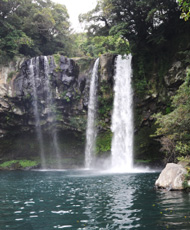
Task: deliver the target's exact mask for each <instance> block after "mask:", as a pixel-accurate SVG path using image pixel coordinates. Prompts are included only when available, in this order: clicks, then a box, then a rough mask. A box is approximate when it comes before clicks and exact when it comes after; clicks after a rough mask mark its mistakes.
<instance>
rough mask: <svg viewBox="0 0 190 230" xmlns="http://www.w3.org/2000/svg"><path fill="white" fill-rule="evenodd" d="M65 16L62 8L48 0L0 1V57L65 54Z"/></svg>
mask: <svg viewBox="0 0 190 230" xmlns="http://www.w3.org/2000/svg"><path fill="white" fill-rule="evenodd" d="M68 19H69V15H68V13H67V9H66V7H65V6H64V5H60V4H55V3H53V2H52V1H50V0H35V1H33V0H19V1H18V0H15V1H12V0H0V50H1V53H0V58H1V57H2V60H3V59H4V57H7V58H11V59H12V58H13V57H14V56H15V55H18V54H23V55H28V56H35V55H41V54H44V55H49V54H53V53H56V52H62V53H64V54H65V55H68V52H69V50H68V49H67V43H68V41H69V36H70V30H69V26H70V23H69V21H68Z"/></svg>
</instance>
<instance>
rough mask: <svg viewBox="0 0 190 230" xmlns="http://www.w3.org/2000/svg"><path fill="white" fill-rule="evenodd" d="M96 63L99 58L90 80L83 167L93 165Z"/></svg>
mask: <svg viewBox="0 0 190 230" xmlns="http://www.w3.org/2000/svg"><path fill="white" fill-rule="evenodd" d="M98 65H99V58H98V59H97V60H96V62H95V64H94V67H93V71H92V78H91V82H90V92H89V94H90V95H89V102H88V121H87V129H86V147H85V167H86V168H91V167H92V166H93V160H94V153H95V141H96V135H97V130H96V127H95V122H96V112H97V87H98Z"/></svg>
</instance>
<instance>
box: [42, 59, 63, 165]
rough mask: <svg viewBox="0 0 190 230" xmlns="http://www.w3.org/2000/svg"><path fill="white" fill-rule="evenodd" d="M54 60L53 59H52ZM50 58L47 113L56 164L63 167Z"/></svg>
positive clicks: (46, 76)
mask: <svg viewBox="0 0 190 230" xmlns="http://www.w3.org/2000/svg"><path fill="white" fill-rule="evenodd" d="M50 61H52V60H50ZM49 73H50V68H49V60H48V58H47V57H46V56H45V57H44V75H45V86H46V104H47V106H48V109H47V115H48V121H49V122H50V123H51V136H52V141H53V142H52V143H53V152H54V153H55V158H56V161H57V162H56V165H57V167H58V168H59V169H60V168H61V154H60V149H59V145H58V139H57V130H56V114H55V111H56V108H55V104H54V102H53V95H52V89H51V86H50V80H49Z"/></svg>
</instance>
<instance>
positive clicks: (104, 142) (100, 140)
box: [96, 131, 112, 154]
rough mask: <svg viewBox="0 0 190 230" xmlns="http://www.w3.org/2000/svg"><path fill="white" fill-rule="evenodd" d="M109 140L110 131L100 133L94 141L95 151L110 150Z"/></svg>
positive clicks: (98, 152)
mask: <svg viewBox="0 0 190 230" xmlns="http://www.w3.org/2000/svg"><path fill="white" fill-rule="evenodd" d="M111 140H112V133H111V131H108V132H105V133H100V134H99V135H98V137H97V141H96V153H97V154H102V153H103V152H108V151H110V150H111Z"/></svg>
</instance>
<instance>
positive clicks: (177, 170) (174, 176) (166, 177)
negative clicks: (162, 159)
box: [155, 163, 187, 190]
mask: <svg viewBox="0 0 190 230" xmlns="http://www.w3.org/2000/svg"><path fill="white" fill-rule="evenodd" d="M186 174H187V170H186V169H185V168H184V167H183V166H181V165H178V164H174V163H168V164H167V165H166V167H165V168H164V169H163V171H162V172H161V174H160V176H159V178H158V179H157V181H156V183H155V186H156V187H158V188H164V189H167V190H182V189H184V188H183V182H184V179H185V175H186Z"/></svg>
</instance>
